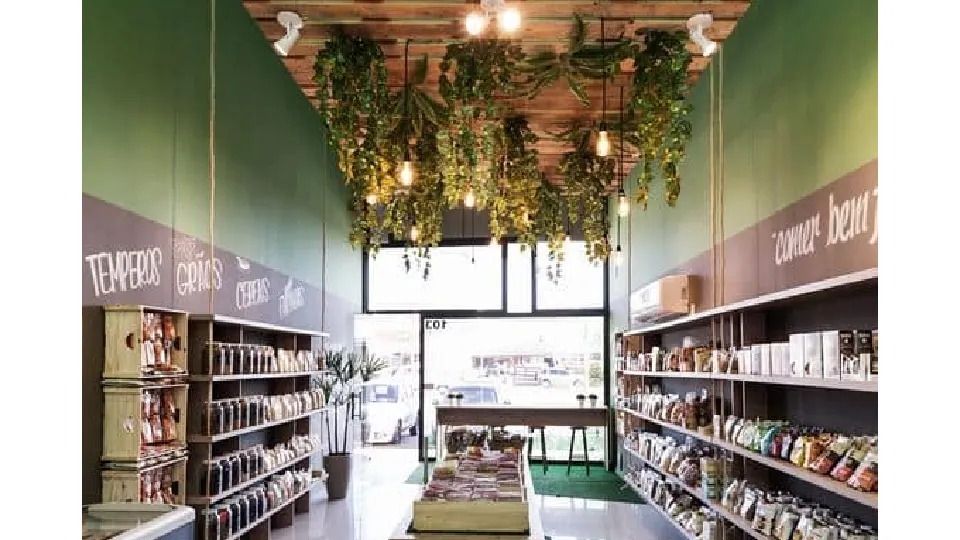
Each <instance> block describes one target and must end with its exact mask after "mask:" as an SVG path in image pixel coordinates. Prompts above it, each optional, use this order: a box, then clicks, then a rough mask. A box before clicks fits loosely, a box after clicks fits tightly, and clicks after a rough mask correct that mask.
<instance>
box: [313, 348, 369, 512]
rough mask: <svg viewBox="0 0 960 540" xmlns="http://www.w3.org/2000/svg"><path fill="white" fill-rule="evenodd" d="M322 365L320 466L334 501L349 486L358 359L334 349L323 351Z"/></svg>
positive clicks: (341, 496)
mask: <svg viewBox="0 0 960 540" xmlns="http://www.w3.org/2000/svg"><path fill="white" fill-rule="evenodd" d="M325 365H326V367H327V373H325V374H324V375H323V376H321V377H320V380H319V382H318V384H319V386H320V388H321V389H322V390H323V393H324V399H325V400H326V404H325V405H326V409H327V411H326V413H325V414H324V428H325V430H326V437H327V444H328V446H327V450H328V451H327V454H326V455H325V456H324V457H323V468H324V469H325V470H326V471H327V475H328V477H327V495H328V496H329V497H330V500H334V501H335V500H339V499H343V498H344V497H346V496H347V490H348V488H349V487H350V467H351V455H350V450H351V445H350V441H349V434H350V421H351V419H352V417H353V409H354V401H355V400H354V396H353V385H354V383H356V381H357V379H358V378H359V375H360V362H359V359H358V356H357V355H356V353H352V352H344V351H342V350H337V351H327V352H326V353H325ZM341 415H343V424H342V426H341V422H340V418H341ZM331 416H332V417H333V422H332V425H331V421H330V420H331Z"/></svg>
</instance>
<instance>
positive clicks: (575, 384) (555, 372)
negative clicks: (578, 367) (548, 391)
mask: <svg viewBox="0 0 960 540" xmlns="http://www.w3.org/2000/svg"><path fill="white" fill-rule="evenodd" d="M540 384H541V385H542V386H544V387H546V388H582V387H583V386H585V384H584V380H583V378H581V377H578V376H576V375H574V374H573V373H571V372H570V370H569V369H564V368H547V369H545V370H543V373H542V374H541V375H540Z"/></svg>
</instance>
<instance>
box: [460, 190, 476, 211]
mask: <svg viewBox="0 0 960 540" xmlns="http://www.w3.org/2000/svg"><path fill="white" fill-rule="evenodd" d="M476 203H477V197H476V196H475V195H474V194H473V188H470V189H468V190H467V194H466V195H464V196H463V206H465V207H467V208H473V205H475V204H476Z"/></svg>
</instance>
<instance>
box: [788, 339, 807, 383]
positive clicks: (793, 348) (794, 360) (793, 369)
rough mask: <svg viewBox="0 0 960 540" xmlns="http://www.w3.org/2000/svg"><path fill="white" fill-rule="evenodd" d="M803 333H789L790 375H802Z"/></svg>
mask: <svg viewBox="0 0 960 540" xmlns="http://www.w3.org/2000/svg"><path fill="white" fill-rule="evenodd" d="M803 364H804V360H803V334H790V374H789V375H790V376H791V377H803Z"/></svg>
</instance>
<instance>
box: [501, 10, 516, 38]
mask: <svg viewBox="0 0 960 540" xmlns="http://www.w3.org/2000/svg"><path fill="white" fill-rule="evenodd" d="M520 20H521V18H520V12H519V11H518V10H517V8H504V9H501V10H500V11H499V12H497V23H499V25H500V31H501V32H507V33H511V32H516V31H517V30H519V29H520Z"/></svg>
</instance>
